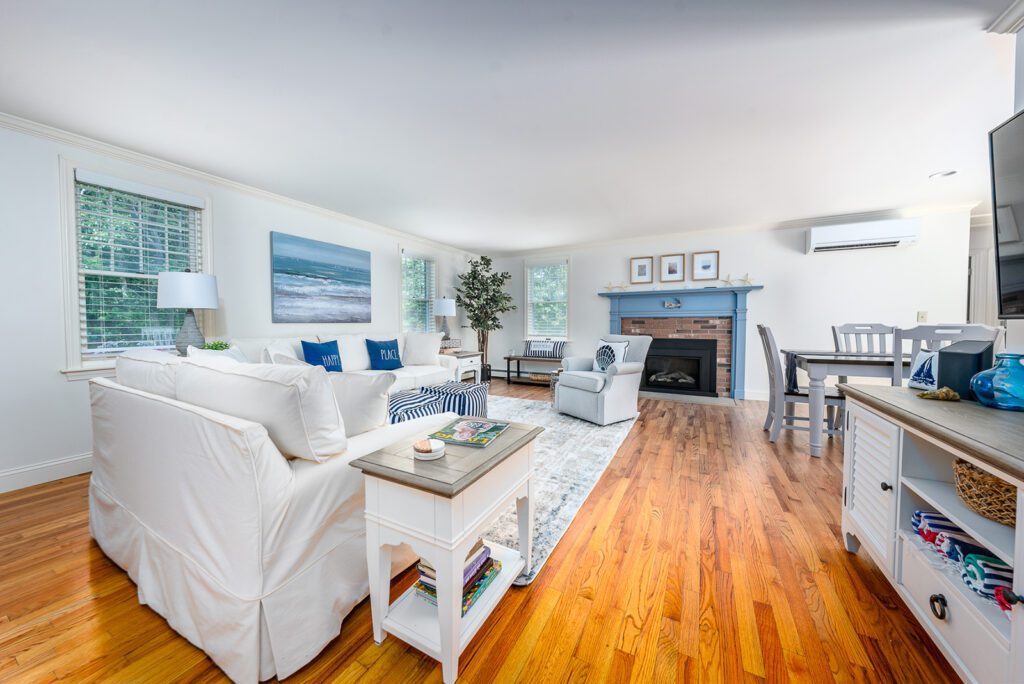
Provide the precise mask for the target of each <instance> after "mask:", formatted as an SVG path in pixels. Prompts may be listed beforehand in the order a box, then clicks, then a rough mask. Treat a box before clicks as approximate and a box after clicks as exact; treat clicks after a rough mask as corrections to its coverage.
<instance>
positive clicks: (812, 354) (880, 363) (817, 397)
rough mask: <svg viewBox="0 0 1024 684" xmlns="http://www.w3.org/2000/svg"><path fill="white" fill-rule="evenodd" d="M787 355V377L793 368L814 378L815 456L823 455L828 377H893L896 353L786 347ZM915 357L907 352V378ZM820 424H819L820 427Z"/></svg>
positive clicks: (810, 404)
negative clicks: (822, 428)
mask: <svg viewBox="0 0 1024 684" xmlns="http://www.w3.org/2000/svg"><path fill="white" fill-rule="evenodd" d="M781 352H782V354H783V355H784V356H785V357H786V365H787V368H786V376H787V378H788V377H790V369H791V368H801V369H803V370H804V371H806V372H807V377H808V378H810V382H809V383H808V391H807V413H808V416H809V418H808V425H809V426H811V429H810V431H809V432H808V435H809V436H810V447H811V456H815V457H818V458H821V449H822V446H823V442H822V430H821V429H820V426H821V425H822V421H823V420H824V418H825V379H826V378H827V377H829V376H830V375H835V376H842V377H846V378H850V377H858V378H887V379H889V380H890V381H891V380H892V377H893V363H894V360H893V355H892V354H891V353H889V354H883V353H878V352H837V351H817V350H799V349H783V350H781ZM910 366H911V359H910V355H909V354H904V355H903V373H902V375H903V377H904V378H907V377H909V376H910ZM816 426H817V427H816Z"/></svg>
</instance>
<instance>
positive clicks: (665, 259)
mask: <svg viewBox="0 0 1024 684" xmlns="http://www.w3.org/2000/svg"><path fill="white" fill-rule="evenodd" d="M658 265H659V267H660V269H661V282H663V283H674V282H682V281H684V280H686V255H685V254H662V255H661V256H660V257H658Z"/></svg>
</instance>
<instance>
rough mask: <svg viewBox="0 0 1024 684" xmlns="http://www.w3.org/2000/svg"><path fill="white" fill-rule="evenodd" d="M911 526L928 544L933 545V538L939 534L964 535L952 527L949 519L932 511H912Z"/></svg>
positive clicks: (954, 526) (961, 531)
mask: <svg viewBox="0 0 1024 684" xmlns="http://www.w3.org/2000/svg"><path fill="white" fill-rule="evenodd" d="M911 524H912V525H913V527H914V531H915V532H917V533H918V534H919V535H921V538H922V539H924V540H925V541H926V542H928V543H930V544H934V543H935V538H936V537H937V536H938V535H939V533H940V532H946V533H949V532H952V533H954V534H959V535H963V534H964V531H963V530H962V529H960V528H959V527H957V526H956V525H954V524H953V523H952V521H950V519H949V518H947V517H946V516H944V515H942V514H941V513H936V512H934V511H914V515H913V516H911Z"/></svg>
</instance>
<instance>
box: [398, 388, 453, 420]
mask: <svg viewBox="0 0 1024 684" xmlns="http://www.w3.org/2000/svg"><path fill="white" fill-rule="evenodd" d="M444 412H445V409H444V401H443V400H442V399H441V397H439V396H437V395H434V394H420V391H419V390H406V391H404V392H395V393H394V394H392V395H391V396H390V397H388V422H389V423H404V422H405V421H407V420H412V419H413V418H422V417H423V416H436V415H437V414H439V413H444Z"/></svg>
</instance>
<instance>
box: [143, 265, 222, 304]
mask: <svg viewBox="0 0 1024 684" xmlns="http://www.w3.org/2000/svg"><path fill="white" fill-rule="evenodd" d="M156 308H158V309H216V308H217V277H216V276H212V275H210V274H208V273H189V272H187V271H186V272H178V273H160V274H159V275H157V292H156Z"/></svg>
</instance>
